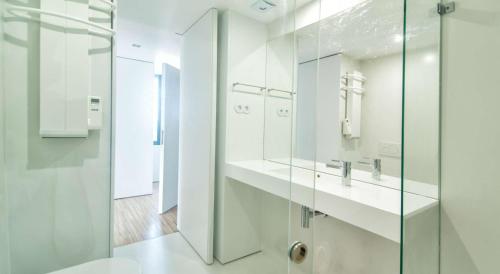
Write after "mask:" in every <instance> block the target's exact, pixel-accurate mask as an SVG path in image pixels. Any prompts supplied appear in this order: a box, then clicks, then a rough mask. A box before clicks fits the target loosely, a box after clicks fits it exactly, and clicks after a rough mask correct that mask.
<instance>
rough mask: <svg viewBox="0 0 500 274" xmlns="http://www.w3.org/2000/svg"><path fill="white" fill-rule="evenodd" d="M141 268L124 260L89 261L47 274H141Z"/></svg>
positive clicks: (132, 262)
mask: <svg viewBox="0 0 500 274" xmlns="http://www.w3.org/2000/svg"><path fill="white" fill-rule="evenodd" d="M141 273H142V271H141V266H140V265H139V264H138V263H137V262H136V261H133V260H130V259H126V258H108V259H101V260H96V261H91V262H88V263H84V264H81V265H77V266H73V267H70V268H65V269H63V270H59V271H55V272H51V273H48V274H141Z"/></svg>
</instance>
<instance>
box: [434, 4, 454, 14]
mask: <svg viewBox="0 0 500 274" xmlns="http://www.w3.org/2000/svg"><path fill="white" fill-rule="evenodd" d="M454 11H455V2H448V3H439V4H437V12H438V13H439V14H440V15H445V14H448V13H452V12H454Z"/></svg>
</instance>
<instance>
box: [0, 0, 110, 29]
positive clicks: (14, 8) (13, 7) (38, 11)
mask: <svg viewBox="0 0 500 274" xmlns="http://www.w3.org/2000/svg"><path fill="white" fill-rule="evenodd" d="M106 2H108V1H106ZM5 10H6V11H10V12H12V11H23V12H27V13H36V14H43V15H49V16H54V17H58V18H62V19H66V20H70V21H74V22H77V23H81V24H84V25H87V26H90V27H92V28H96V29H99V30H102V31H103V32H104V33H96V32H92V31H89V32H91V33H96V34H98V35H103V36H106V37H113V36H114V35H115V34H116V31H115V30H113V29H111V28H106V27H103V26H101V25H99V24H96V23H94V22H90V21H88V20H83V19H80V18H77V17H73V16H69V15H66V14H63V13H58V12H53V11H46V10H41V9H36V8H28V7H23V6H17V5H12V4H6V5H5Z"/></svg>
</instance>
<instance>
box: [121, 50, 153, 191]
mask: <svg viewBox="0 0 500 274" xmlns="http://www.w3.org/2000/svg"><path fill="white" fill-rule="evenodd" d="M154 90H155V88H154V65H153V63H150V62H144V61H138V60H132V59H127V58H121V57H118V58H116V99H115V102H116V105H115V116H114V126H115V132H114V135H115V147H114V185H115V195H114V197H115V199H119V198H126V197H132V196H140V195H147V194H152V193H153V124H154V123H153V92H154Z"/></svg>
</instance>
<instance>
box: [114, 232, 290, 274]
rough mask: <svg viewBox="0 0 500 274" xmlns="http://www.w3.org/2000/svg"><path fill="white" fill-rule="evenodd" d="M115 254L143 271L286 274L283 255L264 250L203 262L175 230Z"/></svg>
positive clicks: (156, 273)
mask: <svg viewBox="0 0 500 274" xmlns="http://www.w3.org/2000/svg"><path fill="white" fill-rule="evenodd" d="M114 254H115V257H125V258H130V259H134V260H136V261H138V262H139V263H140V264H141V266H142V270H143V274H279V273H287V272H288V271H287V268H288V265H287V262H288V260H287V259H286V257H283V258H277V257H276V256H272V255H270V254H265V253H264V252H261V253H258V254H255V255H252V256H249V257H246V258H243V259H241V260H238V261H235V262H232V263H229V264H226V265H221V264H220V263H219V262H215V263H214V264H213V265H206V264H205V263H204V262H203V261H202V260H201V259H200V258H199V257H198V255H197V254H196V253H195V252H194V251H193V249H192V248H191V247H190V246H189V245H188V243H187V242H186V241H185V240H184V238H182V236H181V235H180V234H179V233H174V234H169V235H165V236H162V237H159V238H156V239H152V240H147V241H143V242H138V243H134V244H130V245H126V246H121V247H118V248H115V250H114Z"/></svg>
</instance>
